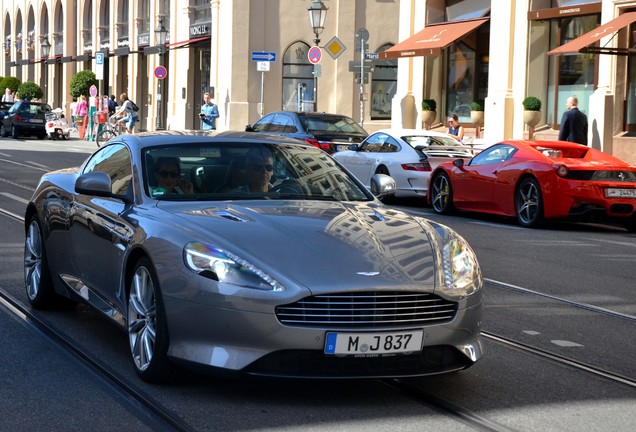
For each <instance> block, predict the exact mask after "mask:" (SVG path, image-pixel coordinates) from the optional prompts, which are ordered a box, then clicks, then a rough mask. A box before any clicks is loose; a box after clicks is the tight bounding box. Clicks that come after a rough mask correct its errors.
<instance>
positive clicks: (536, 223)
mask: <svg viewBox="0 0 636 432" xmlns="http://www.w3.org/2000/svg"><path fill="white" fill-rule="evenodd" d="M515 210H516V213H517V220H518V221H519V225H521V226H523V227H526V228H538V227H540V226H541V225H543V224H544V222H545V219H544V216H543V195H542V194H541V187H540V186H539V183H538V182H537V180H536V179H534V178H532V177H527V178H525V179H523V180H522V181H521V183H519V186H518V187H517V191H516V192H515Z"/></svg>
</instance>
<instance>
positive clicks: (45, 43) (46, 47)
mask: <svg viewBox="0 0 636 432" xmlns="http://www.w3.org/2000/svg"><path fill="white" fill-rule="evenodd" d="M40 49H41V50H42V57H45V58H46V59H48V58H49V52H50V51H51V44H50V42H49V38H48V37H46V36H44V39H43V40H42V45H41V46H40ZM48 72H49V67H48V65H47V64H46V60H45V61H44V101H45V102H46V101H48V98H49V94H48V84H49V73H48Z"/></svg>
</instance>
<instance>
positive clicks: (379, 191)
mask: <svg viewBox="0 0 636 432" xmlns="http://www.w3.org/2000/svg"><path fill="white" fill-rule="evenodd" d="M396 191H397V183H395V180H393V177H390V176H388V175H386V174H374V175H373V177H371V193H372V194H373V195H375V196H376V198H384V197H387V196H391V195H395V192H396Z"/></svg>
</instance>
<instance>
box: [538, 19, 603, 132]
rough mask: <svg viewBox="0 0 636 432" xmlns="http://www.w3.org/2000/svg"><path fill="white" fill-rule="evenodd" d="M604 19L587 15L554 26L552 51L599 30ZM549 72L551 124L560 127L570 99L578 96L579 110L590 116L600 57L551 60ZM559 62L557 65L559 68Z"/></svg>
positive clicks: (556, 21) (563, 20)
mask: <svg viewBox="0 0 636 432" xmlns="http://www.w3.org/2000/svg"><path fill="white" fill-rule="evenodd" d="M599 20H600V15H584V16H575V17H569V18H562V19H557V20H552V21H551V22H550V49H554V48H556V47H558V46H561V45H563V44H565V43H567V42H569V41H571V40H573V39H576V38H578V37H579V36H581V35H583V34H585V33H587V32H589V31H592V30H593V29H595V28H597V27H598V26H599ZM548 62H549V64H548V70H549V71H556V72H554V73H550V74H549V75H548V98H547V99H548V100H547V104H546V110H547V122H548V124H552V125H553V126H555V127H557V126H558V124H559V122H560V121H561V116H562V115H563V112H565V110H566V106H565V102H566V100H567V98H568V97H570V96H576V97H577V98H578V100H579V109H580V110H581V111H583V112H584V113H586V114H587V113H589V97H590V96H591V95H592V92H594V88H595V81H596V71H597V69H598V56H596V55H594V54H592V53H584V54H574V55H560V56H550V57H549V60H548ZM555 62H557V64H556V65H555Z"/></svg>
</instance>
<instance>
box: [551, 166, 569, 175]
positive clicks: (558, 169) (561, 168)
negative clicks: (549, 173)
mask: <svg viewBox="0 0 636 432" xmlns="http://www.w3.org/2000/svg"><path fill="white" fill-rule="evenodd" d="M552 168H554V171H556V173H557V175H558V176H559V177H565V176H567V175H568V172H569V171H570V170H568V167H566V166H565V165H562V164H554V165H552Z"/></svg>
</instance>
